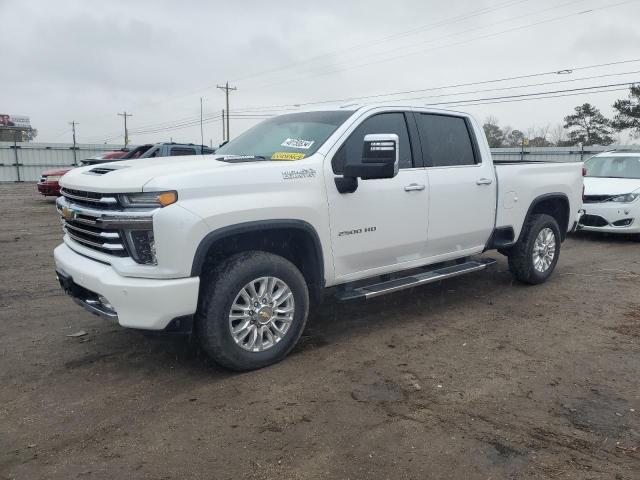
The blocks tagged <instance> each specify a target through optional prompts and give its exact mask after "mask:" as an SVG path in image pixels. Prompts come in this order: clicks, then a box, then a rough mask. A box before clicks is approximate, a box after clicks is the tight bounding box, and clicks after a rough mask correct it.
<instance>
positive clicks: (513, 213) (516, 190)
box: [494, 161, 582, 239]
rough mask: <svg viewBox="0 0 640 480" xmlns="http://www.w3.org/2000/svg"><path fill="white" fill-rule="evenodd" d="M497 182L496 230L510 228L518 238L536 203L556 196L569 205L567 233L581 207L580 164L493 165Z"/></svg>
mask: <svg viewBox="0 0 640 480" xmlns="http://www.w3.org/2000/svg"><path fill="white" fill-rule="evenodd" d="M494 166H495V171H496V178H497V179H498V194H497V205H496V207H497V209H496V228H508V227H512V228H513V230H514V238H516V239H517V238H518V236H519V235H520V231H521V229H522V225H523V223H524V219H525V218H526V215H527V212H528V211H529V208H530V206H531V205H532V204H533V203H534V201H536V199H540V198H544V196H548V195H557V194H560V195H562V196H565V197H566V198H567V200H568V201H569V205H570V215H569V222H568V225H567V229H570V228H571V227H572V225H573V222H574V220H575V219H576V218H577V215H578V209H579V208H580V206H581V205H582V162H547V161H523V162H520V161H505V162H501V161H498V162H494Z"/></svg>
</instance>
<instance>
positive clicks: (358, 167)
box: [344, 133, 399, 180]
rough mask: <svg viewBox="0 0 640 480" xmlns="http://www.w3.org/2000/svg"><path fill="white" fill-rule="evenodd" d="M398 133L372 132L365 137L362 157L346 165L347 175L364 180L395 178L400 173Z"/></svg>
mask: <svg viewBox="0 0 640 480" xmlns="http://www.w3.org/2000/svg"><path fill="white" fill-rule="evenodd" d="M398 158H399V157H398V135H396V134H395V133H379V134H370V135H366V136H365V137H364V144H363V147H362V159H361V161H360V162H358V163H347V164H346V165H345V166H344V176H345V177H359V178H361V179H363V180H373V179H376V178H393V177H395V176H396V175H397V174H398Z"/></svg>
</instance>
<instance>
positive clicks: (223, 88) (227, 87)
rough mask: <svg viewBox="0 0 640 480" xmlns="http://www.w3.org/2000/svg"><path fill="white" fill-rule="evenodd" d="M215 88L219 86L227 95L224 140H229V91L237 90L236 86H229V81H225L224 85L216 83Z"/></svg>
mask: <svg viewBox="0 0 640 480" xmlns="http://www.w3.org/2000/svg"><path fill="white" fill-rule="evenodd" d="M216 87H217V88H219V89H220V90H224V93H225V95H226V97H227V138H226V140H227V141H229V140H230V139H231V137H230V135H229V92H230V91H233V90H237V89H238V88H237V87H230V86H229V82H227V83H226V84H225V85H223V86H220V85H216Z"/></svg>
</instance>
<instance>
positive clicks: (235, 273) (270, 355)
mask: <svg viewBox="0 0 640 480" xmlns="http://www.w3.org/2000/svg"><path fill="white" fill-rule="evenodd" d="M201 296H202V301H201V304H200V308H199V309H198V314H197V317H196V333H197V335H198V338H199V340H200V344H201V345H202V347H203V349H204V350H205V351H206V352H207V353H208V354H209V356H211V357H212V358H213V359H214V360H215V361H216V362H217V363H219V364H221V365H223V366H224V367H227V368H229V369H232V370H254V369H257V368H262V367H265V366H267V365H270V364H272V363H275V362H278V361H280V360H281V359H282V358H284V357H285V356H286V355H287V354H288V353H289V352H290V351H291V349H292V348H293V347H294V346H295V344H296V342H297V341H298V339H299V338H300V335H301V334H302V331H303V329H304V326H305V323H306V321H307V315H308V311H309V293H308V289H307V285H306V282H305V280H304V277H303V276H302V274H301V273H300V271H299V270H298V269H297V268H296V266H295V265H293V264H292V263H291V262H289V261H288V260H286V259H285V258H282V257H280V256H277V255H273V254H271V253H266V252H256V251H254V252H244V253H240V254H237V255H233V256H231V257H229V258H227V259H225V260H223V261H222V262H221V263H220V264H219V265H218V266H217V268H216V269H215V270H214V271H213V272H212V275H211V278H210V279H208V280H207V281H206V283H205V284H204V285H203V288H202V290H201Z"/></svg>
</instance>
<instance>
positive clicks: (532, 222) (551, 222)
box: [508, 214, 560, 285]
mask: <svg viewBox="0 0 640 480" xmlns="http://www.w3.org/2000/svg"><path fill="white" fill-rule="evenodd" d="M543 231H544V232H545V234H544V239H543V240H546V239H548V238H549V234H552V236H553V244H554V245H553V248H550V249H549V248H548V247H549V246H550V243H549V244H547V247H546V248H547V250H546V251H540V250H538V251H539V252H540V254H539V255H538V256H537V258H534V254H535V251H534V248H535V249H537V248H538V246H536V240H537V239H538V236H539V235H540V234H541V232H543ZM543 243H545V242H543ZM551 252H553V253H552V255H553V258H551V259H550V257H549V255H551ZM541 256H542V258H543V260H542V262H538V263H537V266H536V260H540V258H541ZM559 256H560V228H559V227H558V222H556V220H555V218H553V217H551V216H549V215H545V214H536V215H531V217H530V218H529V219H528V220H527V223H526V224H525V225H524V227H523V232H522V234H521V235H520V239H519V240H518V242H517V243H516V244H515V246H514V247H513V248H512V250H511V252H510V254H509V257H508V258H509V269H510V270H511V274H512V275H513V276H514V277H515V278H516V279H517V280H519V281H521V282H523V283H528V284H530V285H537V284H539V283H543V282H546V281H547V279H548V278H549V277H550V276H551V274H552V273H553V270H554V269H555V268H556V264H557V263H558V258H559Z"/></svg>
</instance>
